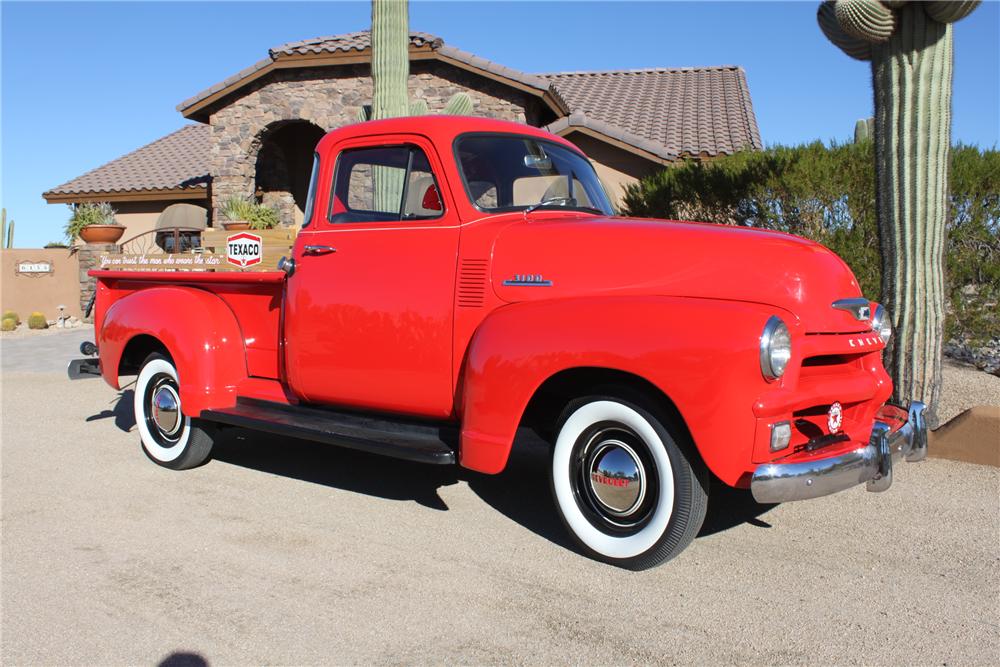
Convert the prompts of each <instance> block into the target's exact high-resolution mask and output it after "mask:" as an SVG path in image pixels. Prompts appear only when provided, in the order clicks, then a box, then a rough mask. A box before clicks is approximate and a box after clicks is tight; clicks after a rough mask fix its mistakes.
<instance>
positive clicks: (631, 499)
mask: <svg viewBox="0 0 1000 667" xmlns="http://www.w3.org/2000/svg"><path fill="white" fill-rule="evenodd" d="M588 468H589V470H588V473H589V475H588V478H589V483H590V490H591V491H592V492H593V497H594V498H595V499H596V500H597V502H598V503H600V504H601V506H602V508H603V509H604V511H606V512H607V513H608V514H611V515H612V516H616V517H623V516H627V515H629V514H631V513H632V512H633V511H635V509H636V508H637V507H639V505H641V504H642V501H643V499H644V498H645V495H646V471H645V469H644V468H643V467H642V463H641V461H640V460H639V456H638V455H637V454H636V453H635V451H634V450H633V449H632V448H631V447H629V446H628V445H627V444H625V443H624V442H622V441H620V440H605V441H604V442H602V443H600V444H599V445H598V446H597V447H595V448H594V453H593V455H592V456H591V457H590V465H589V466H588Z"/></svg>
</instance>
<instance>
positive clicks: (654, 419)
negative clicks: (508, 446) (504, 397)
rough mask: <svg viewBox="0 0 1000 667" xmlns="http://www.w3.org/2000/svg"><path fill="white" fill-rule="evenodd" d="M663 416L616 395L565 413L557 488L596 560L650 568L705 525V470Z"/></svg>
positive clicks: (572, 528) (570, 522)
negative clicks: (682, 444)
mask: <svg viewBox="0 0 1000 667" xmlns="http://www.w3.org/2000/svg"><path fill="white" fill-rule="evenodd" d="M658 414H659V413H658V412H654V411H651V410H647V409H645V408H643V407H641V406H640V405H638V404H635V403H631V402H628V401H625V400H622V399H619V398H615V397H610V396H594V397H588V398H585V399H580V400H578V401H574V402H573V403H571V404H570V406H569V407H568V408H567V410H566V412H565V413H564V418H563V420H562V424H561V427H560V428H559V433H558V436H557V437H556V442H555V447H554V448H553V452H552V471H551V482H552V492H553V496H554V498H555V502H556V507H557V509H558V511H559V515H560V517H561V518H562V521H563V523H564V525H565V526H566V528H567V529H568V530H569V532H570V534H571V535H572V536H573V538H574V540H575V541H576V542H577V544H578V545H579V546H580V547H581V548H582V549H583V550H584V551H585V552H586V553H588V554H589V555H590V556H592V557H593V558H596V559H598V560H602V561H605V562H608V563H612V564H614V565H618V566H620V567H625V568H629V569H635V570H642V569H646V568H649V567H653V566H654V565H658V564H659V563H662V562H664V561H667V560H669V559H671V558H673V557H674V556H676V555H677V554H679V553H680V552H681V551H683V550H684V548H685V547H687V545H688V544H690V542H691V540H693V539H694V537H695V535H697V533H698V530H699V529H700V528H701V524H702V521H703V520H704V518H705V511H706V508H707V504H708V503H707V499H708V494H707V489H708V473H707V470H706V469H705V467H704V465H703V464H702V463H701V460H700V459H699V458H698V456H697V454H696V453H694V452H693V448H689V447H685V448H683V449H682V448H681V447H680V446H679V445H678V439H679V438H675V437H674V435H672V432H671V430H670V429H669V428H668V421H669V420H667V419H665V418H663V417H658V416H657V415H658Z"/></svg>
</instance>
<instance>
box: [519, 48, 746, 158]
mask: <svg viewBox="0 0 1000 667" xmlns="http://www.w3.org/2000/svg"><path fill="white" fill-rule="evenodd" d="M539 76H541V77H542V78H544V79H546V80H548V81H551V82H552V83H553V84H554V85H555V87H556V89H557V90H558V91H559V93H560V94H561V95H562V98H563V99H564V100H565V101H566V102H567V103H568V104H569V107H570V109H571V112H572V113H571V114H570V116H569V117H568V118H561V119H559V120H557V121H555V122H554V123H552V124H551V125H549V130H551V131H554V132H559V131H562V130H564V129H565V128H566V127H567V126H580V127H587V128H590V129H592V130H594V131H595V132H600V133H603V134H607V135H609V136H611V137H613V138H615V139H619V140H621V141H624V142H625V143H628V144H630V145H633V146H635V147H637V148H640V149H642V150H646V151H647V152H650V153H653V154H654V155H656V156H657V157H661V158H663V159H673V158H674V157H676V156H679V155H685V154H689V155H709V156H715V155H720V154H729V153H733V152H736V151H738V150H740V149H741V148H745V147H750V148H756V149H760V148H763V144H762V143H761V140H760V130H759V129H758V127H757V118H756V116H755V115H754V111H753V104H752V102H751V101H750V91H749V89H748V87H747V82H746V75H745V74H744V72H743V69H742V68H741V67H736V66H731V65H730V66H721V67H688V68H677V69H642V70H618V71H607V72H560V73H556V74H541V75H539Z"/></svg>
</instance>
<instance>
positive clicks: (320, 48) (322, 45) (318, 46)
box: [269, 30, 444, 58]
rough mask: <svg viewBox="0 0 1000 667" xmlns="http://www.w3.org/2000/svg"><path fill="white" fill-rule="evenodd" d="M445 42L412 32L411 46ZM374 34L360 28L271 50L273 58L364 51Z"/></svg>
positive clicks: (422, 33) (423, 33)
mask: <svg viewBox="0 0 1000 667" xmlns="http://www.w3.org/2000/svg"><path fill="white" fill-rule="evenodd" d="M442 44H444V40H443V39H441V38H440V37H438V36H436V35H430V34H428V33H426V32H411V33H410V46H416V47H421V46H430V47H431V48H432V49H436V48H438V47H439V46H441V45H442ZM371 45H372V34H371V31H370V30H360V31H358V32H348V33H345V34H343V35H329V36H327V37H314V38H313V39H304V40H302V41H299V42H288V43H287V44H282V45H281V46H276V47H274V48H273V49H270V50H269V53H270V55H271V57H272V58H276V57H281V55H288V56H290V55H296V54H298V55H302V56H305V55H311V54H320V53H337V52H338V51H342V52H349V51H364V50H365V49H368V48H371Z"/></svg>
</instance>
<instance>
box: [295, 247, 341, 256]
mask: <svg viewBox="0 0 1000 667" xmlns="http://www.w3.org/2000/svg"><path fill="white" fill-rule="evenodd" d="M331 252H337V249H336V248H332V247H330V246H328V245H307V246H306V247H304V248H303V249H302V254H303V255H329V254H330V253H331Z"/></svg>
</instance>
